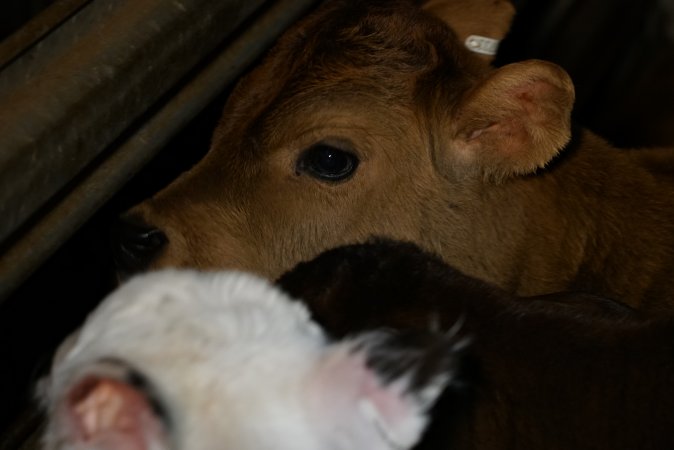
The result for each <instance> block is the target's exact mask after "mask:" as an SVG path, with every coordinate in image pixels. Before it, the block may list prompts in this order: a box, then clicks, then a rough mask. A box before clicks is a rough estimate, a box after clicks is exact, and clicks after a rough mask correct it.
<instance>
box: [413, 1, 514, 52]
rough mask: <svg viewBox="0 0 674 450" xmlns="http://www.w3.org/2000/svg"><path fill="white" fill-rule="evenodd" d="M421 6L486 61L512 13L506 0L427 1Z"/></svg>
mask: <svg viewBox="0 0 674 450" xmlns="http://www.w3.org/2000/svg"><path fill="white" fill-rule="evenodd" d="M422 8H423V9H424V10H425V11H427V12H429V13H431V14H433V15H434V16H436V17H438V18H440V19H442V21H444V22H445V23H446V24H447V25H449V27H450V28H451V29H452V30H454V32H455V33H456V34H457V35H458V37H459V39H460V40H461V42H463V43H464V45H466V47H468V49H469V50H471V51H473V52H475V53H477V54H478V55H480V56H481V57H482V58H483V59H484V60H486V61H488V62H491V61H492V60H493V59H494V55H495V54H496V50H497V49H498V44H499V43H500V42H501V40H502V39H503V38H504V37H505V35H506V34H507V33H508V31H509V30H510V25H511V24H512V21H513V17H514V16H515V7H514V6H513V5H512V3H511V2H510V1H509V0H427V1H423V2H422Z"/></svg>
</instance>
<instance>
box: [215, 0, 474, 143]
mask: <svg viewBox="0 0 674 450" xmlns="http://www.w3.org/2000/svg"><path fill="white" fill-rule="evenodd" d="M373 3H374V4H370V3H366V4H363V3H362V2H332V3H331V4H329V5H331V6H329V7H325V8H324V9H323V12H322V13H318V14H315V15H314V16H311V17H310V18H309V19H307V20H305V21H304V22H302V23H300V24H299V25H297V26H296V27H295V28H294V29H292V30H291V31H289V32H287V33H286V34H285V35H284V37H283V38H282V39H281V40H280V42H279V43H278V44H277V45H276V47H275V48H274V49H273V50H272V51H271V52H270V56H269V57H268V58H267V59H266V60H265V61H264V62H263V64H262V65H261V66H259V67H258V68H257V69H256V70H254V71H253V72H252V73H251V74H250V75H249V76H248V77H247V78H246V79H244V81H243V82H242V83H241V84H240V85H239V87H238V88H237V89H236V90H235V92H234V93H233V95H232V96H231V98H230V101H229V102H228V105H227V106H226V108H225V112H224V115H223V121H222V123H221V125H220V127H219V129H218V130H217V131H216V134H215V138H214V144H215V146H219V145H218V142H219V137H220V138H223V137H227V138H231V136H232V135H233V134H240V133H244V134H247V135H249V136H254V137H255V139H261V138H263V137H264V135H265V134H266V133H268V132H269V131H270V130H272V131H275V132H276V131H278V127H282V126H287V127H292V126H294V125H291V124H289V123H287V122H288V121H290V120H301V119H302V117H303V114H302V113H303V112H306V111H308V110H310V109H327V110H330V109H338V108H342V109H345V110H348V109H349V107H348V106H347V105H349V106H354V105H358V104H359V103H360V104H361V105H364V106H365V105H368V104H369V106H370V107H371V109H372V110H373V112H374V110H375V109H376V108H374V107H375V106H379V107H380V111H385V110H386V108H390V107H392V106H398V107H406V108H416V109H424V108H426V109H428V108H430V107H431V103H433V102H434V100H435V99H437V98H438V97H446V96H447V95H449V96H450V98H443V100H441V101H442V102H443V103H448V102H452V101H455V100H456V98H458V96H459V95H460V93H461V92H462V91H464V90H465V88H466V87H467V85H468V84H469V83H468V82H469V81H470V80H472V79H474V78H476V77H477V76H478V73H479V72H480V71H481V70H484V67H482V66H481V65H479V64H475V60H474V59H473V58H471V57H469V56H466V53H467V51H466V50H465V49H464V48H463V47H462V45H461V44H460V43H458V40H457V39H456V37H455V35H454V34H453V32H452V31H451V30H450V29H449V28H448V27H447V26H446V25H445V24H444V23H442V22H440V21H439V20H438V19H436V18H435V17H433V16H431V15H429V14H427V13H425V12H423V11H422V10H421V9H420V8H418V7H416V6H414V5H412V4H411V2H404V1H403V2H398V1H391V2H373ZM304 117H307V118H308V116H307V115H304ZM222 145H227V146H228V145H231V140H230V139H227V140H225V141H224V142H222Z"/></svg>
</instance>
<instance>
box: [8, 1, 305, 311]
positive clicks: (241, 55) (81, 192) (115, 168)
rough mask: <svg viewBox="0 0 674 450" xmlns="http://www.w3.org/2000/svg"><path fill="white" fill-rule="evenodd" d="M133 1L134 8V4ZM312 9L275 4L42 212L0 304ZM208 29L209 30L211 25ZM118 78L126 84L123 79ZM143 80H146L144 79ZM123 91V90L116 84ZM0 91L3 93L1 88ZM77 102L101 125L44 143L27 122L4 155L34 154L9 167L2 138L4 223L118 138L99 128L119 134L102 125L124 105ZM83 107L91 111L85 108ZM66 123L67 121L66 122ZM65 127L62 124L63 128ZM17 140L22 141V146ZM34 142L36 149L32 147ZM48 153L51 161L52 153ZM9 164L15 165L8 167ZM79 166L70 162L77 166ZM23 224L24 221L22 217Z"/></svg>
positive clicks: (21, 244)
mask: <svg viewBox="0 0 674 450" xmlns="http://www.w3.org/2000/svg"><path fill="white" fill-rule="evenodd" d="M134 1H136V2H138V1H139V0H134ZM162 1H164V0H162ZM221 2H222V1H221ZM222 3H227V2H222ZM314 3H316V1H315V0H279V1H276V2H274V3H273V4H272V5H270V6H269V8H268V9H266V10H265V11H264V13H263V14H261V15H260V17H259V18H258V19H257V20H256V21H255V22H253V23H252V24H251V25H250V26H249V27H248V28H247V29H246V30H245V31H244V32H243V33H242V34H241V35H240V36H239V37H238V38H237V39H236V40H234V41H233V42H232V43H231V44H230V45H228V46H227V48H226V49H225V50H224V51H223V52H222V53H221V54H220V55H219V56H217V58H216V59H215V60H214V61H213V62H212V63H211V64H209V65H208V66H207V67H206V68H205V69H204V70H203V71H202V72H200V73H199V74H198V75H197V76H195V78H194V79H192V80H191V81H190V82H189V83H187V84H186V85H185V86H184V88H182V89H181V90H180V91H179V92H178V93H177V95H175V97H174V98H173V99H171V100H170V101H169V102H167V103H166V105H165V106H163V107H162V108H161V109H159V110H158V111H157V112H156V114H155V115H154V116H153V117H151V118H149V119H148V120H147V122H146V123H145V124H144V125H142V126H141V127H140V128H139V129H138V130H137V131H136V132H135V133H134V134H133V135H131V136H130V137H129V138H128V139H127V140H126V141H125V142H123V143H121V144H120V146H119V148H117V149H116V150H115V151H114V152H111V153H110V155H111V156H109V157H108V158H107V159H105V160H104V161H102V162H101V163H100V164H98V166H97V167H95V168H94V169H93V170H91V171H90V172H89V173H86V174H85V175H82V174H81V173H80V177H82V179H81V180H80V181H79V183H78V184H77V185H76V186H75V187H74V188H72V190H71V191H70V192H69V193H68V195H66V196H64V197H63V198H62V199H61V200H60V201H58V202H57V203H55V204H54V205H51V208H50V210H49V211H47V212H46V213H44V214H43V215H42V216H41V217H40V219H39V220H38V221H36V223H35V224H34V225H33V226H32V227H31V228H29V229H27V230H22V234H21V236H19V238H18V239H14V240H13V241H12V242H11V245H9V246H8V247H7V248H6V250H5V251H4V252H3V254H2V255H0V300H2V299H4V298H6V297H7V296H8V295H9V293H11V291H12V290H14V289H15V288H16V287H18V286H19V285H20V283H21V282H22V281H23V280H25V279H26V278H27V277H28V275H30V273H31V272H32V271H33V270H34V269H35V268H37V266H38V265H39V264H40V263H42V262H43V261H44V260H45V259H46V258H47V257H48V256H49V255H51V254H52V253H53V252H54V251H55V250H56V249H57V248H58V247H59V245H60V244H61V243H63V242H64V241H65V240H66V239H67V238H69V237H70V236H71V235H72V234H73V233H74V232H75V231H76V230H77V228H78V227H80V226H81V225H82V224H83V223H84V222H85V221H86V220H87V219H88V218H89V217H91V215H92V214H93V213H94V212H95V211H96V210H97V209H98V208H99V207H100V206H102V205H103V204H104V203H105V202H106V201H107V200H108V199H109V198H110V197H111V196H112V195H113V194H114V193H115V192H116V191H117V190H118V189H119V188H121V187H122V186H123V185H124V183H126V182H127V181H128V180H129V179H130V178H131V177H132V176H133V175H134V174H135V173H136V172H137V171H138V170H139V169H140V168H141V167H142V166H143V165H144V164H146V163H147V162H148V161H149V160H150V159H151V158H152V157H153V156H154V155H155V154H156V153H157V152H158V151H159V150H160V149H161V148H162V146H163V145H164V144H166V142H167V141H168V140H169V139H170V138H171V137H172V136H173V135H174V134H175V133H176V132H177V131H178V130H179V129H180V128H181V127H183V126H184V125H186V124H187V123H188V122H189V121H190V120H191V119H192V118H193V117H194V116H195V115H196V114H197V113H198V112H199V111H200V110H201V109H203V107H204V106H205V105H206V104H207V103H208V102H209V101H210V99H212V98H213V97H214V96H216V95H217V94H218V93H220V92H222V90H223V89H224V88H225V87H226V86H227V84H228V83H230V82H232V81H233V80H234V79H235V78H236V77H237V76H238V75H239V74H240V73H241V72H242V71H243V70H244V69H245V67H246V66H247V65H249V64H250V63H251V62H252V61H254V59H255V58H257V56H259V55H260V54H261V52H262V51H264V50H265V49H266V48H267V47H268V46H269V45H270V44H271V43H272V41H273V40H274V39H275V38H276V36H277V35H278V34H280V33H281V32H282V31H283V30H284V29H285V28H286V27H287V26H288V25H290V24H291V23H292V22H293V21H294V20H296V19H297V18H298V17H299V16H300V15H301V14H302V13H303V12H305V11H306V10H307V9H308V8H309V7H310V6H312V5H313V4H314ZM211 22H212V21H211ZM211 24H212V25H214V24H215V22H212V23H211ZM174 38H175V36H174ZM165 62H166V61H165ZM166 64H167V65H169V66H170V63H169V62H166ZM143 67H144V68H145V69H147V65H143ZM159 69H161V67H160V68H159ZM170 71H171V69H170V68H169V69H166V70H163V71H162V73H163V72H170ZM156 76H157V74H156V73H155V77H156ZM123 78H125V80H126V81H128V77H123ZM143 78H145V77H144V76H143ZM108 81H111V82H112V85H113V86H116V85H117V83H114V80H108ZM155 81H156V80H155ZM120 84H123V83H121V82H120ZM113 86H110V85H103V86H101V90H102V91H105V93H107V94H108V95H111V96H112V97H114V92H113V91H114V87H113ZM0 92H2V88H1V87H0ZM125 92H127V93H128V94H129V95H131V94H135V95H141V94H142V93H141V92H140V91H139V89H138V87H137V84H134V85H133V86H127V87H126V88H125ZM0 97H1V95H0ZM38 100H39V99H38ZM43 100H45V101H46V102H48V103H49V104H50V105H45V108H48V107H50V106H53V107H56V105H55V104H53V103H54V102H52V101H50V99H43ZM36 101H37V100H36ZM80 101H81V102H84V104H82V105H79V104H74V105H73V108H74V110H73V111H72V114H80V115H81V114H83V113H85V112H90V113H92V114H93V113H96V112H99V117H98V120H92V119H90V120H86V124H81V123H77V122H76V121H70V123H69V124H68V125H67V127H72V128H75V131H73V132H71V131H70V130H67V129H66V130H60V129H58V125H54V124H52V126H56V128H49V129H46V130H45V131H44V134H43V136H41V138H40V136H36V137H35V139H29V137H30V130H31V129H33V126H32V125H33V123H32V122H31V126H30V127H29V126H25V127H21V130H19V132H18V133H16V134H14V137H13V139H14V141H12V142H13V143H14V144H15V146H13V147H9V148H12V149H15V150H14V152H18V150H17V149H19V148H21V147H20V146H18V145H16V144H19V143H23V144H24V146H28V147H29V148H30V150H32V151H33V152H31V151H29V150H26V154H23V155H16V154H15V155H14V156H15V159H14V160H12V159H9V160H8V158H6V157H5V155H4V154H5V152H7V148H5V147H4V146H5V145H6V142H7V139H6V138H5V137H3V136H0V142H1V143H2V144H0V145H2V146H0V153H1V154H0V173H2V174H3V175H2V177H1V178H2V179H0V202H1V203H0V208H1V214H2V215H3V216H4V217H9V216H10V214H11V215H12V217H13V219H14V221H15V222H16V218H17V217H18V216H19V214H18V213H19V211H21V208H22V207H21V205H20V203H22V202H21V200H20V199H18V198H12V197H14V196H15V195H18V194H19V192H21V193H22V194H21V195H28V194H29V192H28V191H30V190H31V189H35V190H40V191H42V190H44V186H46V185H47V183H43V182H41V181H40V177H45V178H48V179H49V180H50V184H49V185H50V186H52V188H51V189H54V190H55V189H56V186H57V185H59V184H62V183H64V182H67V181H68V180H70V178H72V173H73V172H77V173H79V172H80V171H79V170H78V171H74V170H69V171H68V172H69V174H70V175H69V176H66V175H64V174H60V175H59V174H57V175H55V176H52V175H51V174H50V172H51V171H58V170H63V167H64V165H65V166H68V162H69V161H70V160H75V159H77V160H79V159H85V160H87V159H90V158H87V157H86V155H85V153H93V154H94V155H93V156H95V155H96V154H98V152H97V151H94V150H92V151H91V152H88V148H89V147H90V146H94V145H98V146H104V145H102V142H104V141H108V140H109V139H111V137H112V136H111V135H113V134H114V135H115V136H116V135H118V134H119V132H117V133H108V132H107V130H104V129H100V127H107V126H109V127H114V128H116V129H119V128H121V127H120V126H119V125H117V124H113V123H110V124H109V125H108V124H107V123H106V120H110V121H112V120H113V119H114V117H112V116H119V115H125V111H126V108H125V105H118V104H117V103H118V102H119V100H118V99H116V98H111V99H109V100H108V101H105V102H103V103H104V104H105V105H106V107H105V108H104V109H105V111H103V110H101V109H102V108H103V107H102V106H100V105H97V104H96V103H97V102H96V100H95V98H91V97H90V96H85V97H84V98H81V99H80ZM0 102H1V100H0ZM88 102H93V103H94V104H93V105H89V104H88ZM131 103H133V104H134V106H136V105H135V102H133V101H131ZM0 104H1V103H0ZM37 106H39V105H37ZM3 107H4V106H3ZM111 108H112V109H111ZM134 109H135V108H134ZM41 110H42V109H40V108H38V109H37V110H34V111H33V114H34V115H35V117H33V116H31V115H30V114H28V115H27V116H28V117H31V118H33V120H34V121H35V122H40V120H43V119H46V118H48V117H43V115H42V114H40V113H39V111H41ZM98 110H101V111H98ZM59 111H61V109H59ZM65 112H66V111H64V113H65ZM63 119H66V118H65V117H64V118H63ZM63 122H66V121H65V120H63ZM6 125H7V124H2V125H0V127H2V128H3V129H6V128H11V127H8V126H6ZM13 125H14V126H19V125H20V124H18V123H16V121H15V122H14V123H13ZM63 126H66V125H65V124H63ZM50 132H51V133H50ZM96 133H100V134H105V135H106V137H105V139H97V138H96V136H94V135H95V134H96ZM50 136H52V137H54V138H56V137H58V138H60V140H58V143H49V142H46V141H47V140H48V137H50ZM20 138H23V140H21V139H20ZM38 139H39V142H40V145H39V146H38V145H37V141H38ZM64 141H67V142H68V143H69V144H70V145H68V146H67V145H66V144H65V143H64ZM47 144H50V145H48V148H49V149H50V152H47V153H49V154H48V155H46V156H45V159H46V160H45V161H40V158H39V157H37V158H35V157H34V156H33V155H35V153H34V152H36V151H37V150H38V149H40V150H42V149H43V147H42V146H46V145H47ZM14 152H13V153H14ZM52 152H53V153H55V154H52ZM31 161H32V162H33V163H34V164H35V165H34V166H31V165H30V164H27V166H25V167H23V168H21V170H23V171H25V173H24V174H21V173H11V170H10V169H11V167H16V166H17V165H18V164H19V162H24V163H26V162H28V163H30V162H31ZM9 162H11V163H12V164H13V166H9ZM80 164H81V163H79V164H74V163H73V165H75V166H79V165H80ZM7 170H10V172H6V171H7ZM5 173H10V175H11V176H9V177H8V178H10V179H11V180H13V181H9V180H8V179H6V178H5V175H4V174H5ZM47 190H48V191H49V190H50V189H47ZM8 194H10V195H8ZM30 197H31V199H32V201H31V208H34V207H35V205H36V200H35V199H34V196H30ZM38 203H39V202H38ZM21 217H23V214H22V215H21ZM3 230H4V233H5V234H6V233H7V231H8V227H7V225H4V228H3Z"/></svg>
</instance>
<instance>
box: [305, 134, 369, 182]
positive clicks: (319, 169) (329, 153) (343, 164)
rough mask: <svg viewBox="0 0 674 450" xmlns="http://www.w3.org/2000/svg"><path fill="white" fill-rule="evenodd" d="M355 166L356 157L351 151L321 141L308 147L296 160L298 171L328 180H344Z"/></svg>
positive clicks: (353, 170) (356, 164)
mask: <svg viewBox="0 0 674 450" xmlns="http://www.w3.org/2000/svg"><path fill="white" fill-rule="evenodd" d="M357 167H358V158H357V157H356V156H355V155H354V154H353V153H350V152H348V151H345V150H342V149H340V148H337V147H335V146H332V145H328V144H323V143H320V144H315V145H312V146H311V147H309V148H308V149H307V150H305V151H304V153H302V154H301V155H300V157H299V159H298V161H297V171H298V172H305V173H307V174H308V175H310V176H312V177H314V178H317V179H319V180H321V181H329V182H338V181H343V180H346V179H347V178H349V177H350V176H351V175H353V173H354V172H355V171H356V168H357Z"/></svg>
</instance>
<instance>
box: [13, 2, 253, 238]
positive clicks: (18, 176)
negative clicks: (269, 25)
mask: <svg viewBox="0 0 674 450" xmlns="http://www.w3.org/2000/svg"><path fill="white" fill-rule="evenodd" d="M262 3H264V0H245V1H244V0H96V1H93V2H91V3H89V4H88V5H86V6H85V7H84V8H82V9H81V10H79V11H78V12H77V13H76V14H74V15H73V16H72V17H71V18H70V19H69V20H67V21H66V22H65V23H63V24H62V25H61V26H59V27H58V29H56V30H55V31H53V32H52V33H50V34H49V35H48V36H46V37H45V38H44V39H43V40H40V41H39V42H37V43H36V44H35V45H33V46H32V48H31V49H30V50H29V51H27V52H25V53H24V54H23V55H22V56H21V57H20V58H18V59H16V60H14V61H13V62H12V63H11V64H10V65H9V66H7V67H5V68H4V69H3V70H2V72H0V217H2V221H0V241H3V240H4V239H6V238H7V237H8V236H9V235H10V234H11V233H12V232H14V231H15V230H16V229H17V228H19V226H21V225H22V224H23V223H24V222H25V221H26V219H28V217H30V216H31V214H32V213H33V212H35V211H36V210H37V209H38V208H39V207H41V206H42V205H44V204H45V202H46V201H47V200H49V199H50V198H51V197H52V196H53V195H54V194H55V193H57V192H58V191H59V190H60V189H62V188H63V187H64V186H66V184H67V183H68V182H70V180H72V179H73V177H74V176H75V175H76V174H77V173H78V172H79V171H80V170H82V169H83V168H84V167H86V165H87V164H88V163H90V162H91V161H93V160H94V158H95V157H96V156H97V155H99V154H100V153H101V152H102V151H103V149H105V148H106V147H107V146H108V145H110V144H111V143H112V142H113V141H114V140H115V139H116V138H117V137H118V136H119V135H120V134H121V133H122V132H123V131H124V130H125V129H126V128H127V127H128V126H129V125H130V124H131V123H132V122H133V121H134V120H136V119H137V118H139V117H140V115H141V114H142V113H143V112H144V111H146V110H147V109H148V107H150V106H151V105H152V104H153V103H154V102H156V101H157V100H158V99H159V98H160V97H161V95H163V94H165V93H166V92H167V91H168V90H169V89H170V88H171V87H173V86H174V85H175V84H176V83H177V82H178V80H179V79H180V78H181V77H183V76H184V75H185V74H186V73H188V71H189V70H190V69H192V68H193V67H194V66H195V65H196V64H197V63H198V62H199V61H200V60H202V59H203V58H204V57H206V56H207V55H208V54H209V52H211V51H212V50H213V49H214V48H215V46H216V45H217V44H219V43H220V42H222V41H223V39H224V38H225V37H226V36H227V35H228V34H229V32H231V31H232V30H233V29H234V28H235V27H236V25H238V24H239V23H240V22H241V21H242V20H243V19H244V18H245V17H247V16H248V15H250V14H251V13H252V12H253V11H254V10H255V9H256V8H257V7H259V6H260V5H261V4H262Z"/></svg>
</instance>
